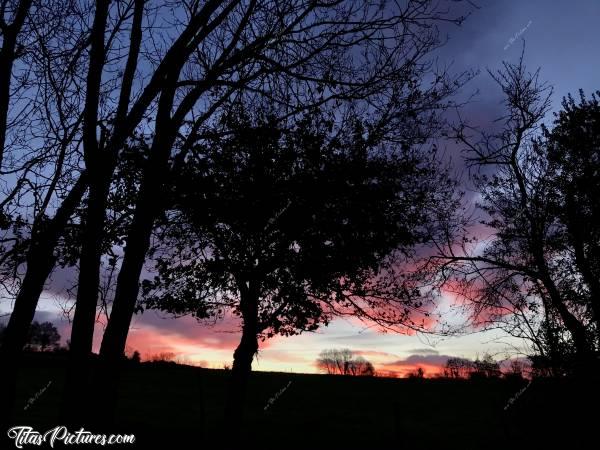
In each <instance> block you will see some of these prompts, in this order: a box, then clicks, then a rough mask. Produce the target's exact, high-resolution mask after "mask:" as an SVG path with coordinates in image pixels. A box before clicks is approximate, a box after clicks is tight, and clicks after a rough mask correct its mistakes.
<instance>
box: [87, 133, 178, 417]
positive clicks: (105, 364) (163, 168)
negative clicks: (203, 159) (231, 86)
mask: <svg viewBox="0 0 600 450" xmlns="http://www.w3.org/2000/svg"><path fill="white" fill-rule="evenodd" d="M169 131H172V130H164V131H163V130H159V128H157V133H156V135H155V138H154V142H153V145H152V149H151V150H150V159H149V160H148V163H147V165H146V167H145V169H144V173H143V178H142V184H141V186H140V190H139V193H138V199H137V202H136V206H135V212H134V215H133V220H132V223H131V227H130V229H129V232H128V234H127V244H126V247H125V251H124V256H123V264H122V265H121V270H120V271H119V275H118V277H117V287H116V291H115V298H114V300H113V304H112V310H111V313H110V318H109V321H108V324H107V326H106V330H105V332H104V336H103V338H102V344H101V345H100V369H99V370H98V373H97V375H98V376H99V377H100V378H99V379H97V380H95V381H94V389H99V390H100V392H101V395H100V398H103V399H104V401H103V402H102V403H101V407H100V408H97V411H96V412H97V413H98V414H99V415H98V416H97V419H98V421H99V422H101V423H104V424H110V423H111V422H112V420H113V418H114V417H113V416H114V411H115V407H116V399H117V397H116V388H117V383H118V379H119V368H120V364H121V361H122V358H123V354H124V351H125V344H126V342H127V334H128V333H129V326H130V325H131V319H132V317H133V313H134V311H135V305H136V302H137V297H138V293H139V279H140V274H141V272H142V267H143V265H144V261H145V259H146V252H147V251H148V248H149V247H150V237H151V235H152V229H153V227H154V221H155V219H156V216H157V214H158V213H159V212H160V210H161V207H162V205H161V201H160V198H161V189H162V186H163V183H162V182H161V180H164V179H165V177H168V176H169V165H168V161H169V155H170V151H171V147H172V145H173V140H174V138H175V136H174V133H171V132H169Z"/></svg>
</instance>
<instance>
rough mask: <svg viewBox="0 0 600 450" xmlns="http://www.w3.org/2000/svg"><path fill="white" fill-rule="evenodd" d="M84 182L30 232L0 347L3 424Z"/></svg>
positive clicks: (84, 176) (11, 403)
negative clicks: (57, 250) (23, 267)
mask: <svg viewBox="0 0 600 450" xmlns="http://www.w3.org/2000/svg"><path fill="white" fill-rule="evenodd" d="M86 183H87V176H86V174H85V173H83V174H82V175H81V176H80V177H79V179H78V180H77V182H76V183H75V185H74V186H73V188H72V189H71V191H70V192H69V194H68V195H67V197H66V198H65V200H64V201H63V202H62V204H61V206H60V208H59V209H58V211H57V212H56V215H55V216H54V218H53V219H51V220H49V221H48V222H46V223H43V224H41V225H39V226H37V227H34V228H38V230H37V231H36V230H34V231H33V232H32V238H31V240H32V241H31V244H30V248H29V251H28V252H27V258H26V260H27V271H26V273H25V277H24V278H23V283H22V284H21V289H20V290H19V293H18V295H17V298H16V299H15V302H14V309H13V311H12V313H11V316H10V320H9V322H8V325H7V327H6V330H5V332H4V338H3V341H2V347H0V360H1V362H2V364H1V365H2V370H0V389H1V390H2V397H3V398H2V402H0V410H1V412H0V415H1V417H0V419H1V420H2V423H8V422H9V421H10V418H11V415H12V409H13V406H14V400H15V398H14V394H15V384H16V374H17V370H18V365H19V363H20V359H21V354H22V351H23V347H24V346H25V344H26V342H27V334H28V332H29V327H30V325H31V322H32V320H33V316H34V315H35V310H36V308H37V304H38V301H39V298H40V295H41V294H42V291H43V289H44V284H45V283H46V280H47V278H48V276H49V275H50V273H51V272H52V269H53V268H54V265H55V264H56V257H55V255H54V249H55V247H56V245H57V243H58V239H59V238H60V236H61V234H62V232H63V231H64V228H65V226H66V224H67V221H68V219H69V218H70V217H71V215H72V214H73V211H74V210H75V208H76V207H77V205H78V204H79V202H80V201H81V198H82V197H83V193H84V192H85V189H86ZM39 228H41V229H39Z"/></svg>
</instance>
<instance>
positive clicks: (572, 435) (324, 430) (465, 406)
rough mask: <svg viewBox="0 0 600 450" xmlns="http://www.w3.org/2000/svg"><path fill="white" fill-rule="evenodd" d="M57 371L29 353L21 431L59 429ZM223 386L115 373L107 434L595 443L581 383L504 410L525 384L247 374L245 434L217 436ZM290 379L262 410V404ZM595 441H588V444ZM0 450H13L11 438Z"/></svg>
mask: <svg viewBox="0 0 600 450" xmlns="http://www.w3.org/2000/svg"><path fill="white" fill-rule="evenodd" d="M63 374H64V357H63V356H56V355H52V354H37V355H27V357H26V361H25V364H24V367H23V369H22V371H21V374H20V377H19V386H18V391H17V411H16V422H17V423H18V424H22V425H29V426H32V427H33V428H34V429H35V430H37V431H42V432H43V431H46V430H48V429H50V428H53V427H55V426H57V425H60V423H58V419H57V410H58V407H57V405H58V401H59V398H60V393H61V389H62V380H63ZM227 380H228V372H226V371H223V370H210V369H200V368H195V367H188V366H181V365H176V364H169V363H154V364H139V365H131V364H130V365H128V366H127V367H126V369H125V370H124V372H123V375H122V379H121V387H120V396H119V409H118V411H117V419H116V420H117V423H116V424H115V429H114V430H111V432H121V433H135V435H136V439H137V445H136V448H151V446H152V448H169V449H171V448H197V449H203V448H211V449H212V448H219V449H223V448H232V446H233V444H231V442H232V441H233V438H234V437H236V436H243V442H244V443H248V444H250V443H252V444H253V445H252V448H260V449H271V448H278V449H279V448H280V449H286V448H305V449H318V448H329V449H331V448H343V449H353V448H360V449H371V448H398V449H421V448H422V449H455V448H456V449H461V450H466V449H490V448H503V449H506V448H565V449H569V450H570V449H575V448H597V447H596V445H597V444H598V443H600V436H599V431H600V423H599V418H600V415H599V414H598V404H599V403H598V384H597V382H593V381H589V380H588V381H585V382H583V381H577V382H573V381H566V380H535V381H534V382H533V383H532V384H531V385H530V386H529V387H528V388H527V390H526V391H525V392H524V393H523V394H522V395H521V396H520V398H519V399H518V400H517V401H516V402H515V403H514V404H513V405H512V406H511V407H510V408H509V410H508V411H504V407H505V405H506V404H507V402H508V400H509V399H510V398H511V397H512V396H513V395H514V394H515V393H516V392H518V391H519V390H520V389H521V388H522V387H524V385H525V384H526V382H521V383H519V382H509V381H504V380H481V381H477V382H475V381H465V380H444V379H431V380H428V379H426V380H408V379H390V378H359V377H356V378H353V377H342V376H327V375H301V374H287V373H268V372H256V373H253V374H252V378H251V382H250V389H249V396H248V401H247V410H246V424H245V428H244V430H242V431H240V430H237V429H235V427H233V426H227V427H226V428H225V430H224V431H218V427H219V419H220V418H221V417H222V415H223V405H224V399H225V392H226V385H227ZM290 381H291V384H290V385H289V387H288V388H287V389H286V390H285V391H284V392H283V393H282V394H281V395H280V396H279V397H278V398H276V399H274V401H273V402H272V404H271V405H270V407H269V408H268V409H267V410H266V411H265V410H264V408H265V406H267V404H268V403H269V399H271V398H272V397H274V396H275V395H276V394H277V392H278V391H280V390H281V389H282V388H284V387H285V386H286V385H288V383H289V382H290ZM49 382H51V384H50V385H49V386H48V388H47V389H46V390H45V391H43V392H42V393H40V394H39V395H36V394H38V393H39V392H40V391H41V390H43V389H44V387H45V386H47V385H48V383H49ZM30 399H33V401H32V400H30ZM92 401H93V402H100V401H102V399H99V398H94V399H92ZM28 402H29V407H28V408H27V409H24V408H25V406H26V405H27V404H28ZM240 433H241V434H240ZM3 434H4V436H6V431H3ZM596 437H598V440H597V442H596V444H595V445H594V444H592V446H591V447H590V446H587V445H586V444H588V443H589V440H590V439H594V438H596ZM3 443H4V445H7V444H6V442H3ZM156 445H158V447H156ZM90 447H91V446H89V445H86V446H82V447H80V448H90ZM117 447H118V446H110V447H109V446H107V447H105V448H117ZM132 447H133V446H131V445H128V446H126V448H132ZM236 447H237V446H236ZM6 448H15V447H14V444H12V442H10V441H9V442H8V447H6ZM23 448H40V447H36V446H24V447H23ZM68 448H74V446H68Z"/></svg>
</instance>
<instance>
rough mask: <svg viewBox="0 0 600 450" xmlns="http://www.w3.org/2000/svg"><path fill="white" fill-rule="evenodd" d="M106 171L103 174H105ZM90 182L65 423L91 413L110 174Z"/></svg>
mask: <svg viewBox="0 0 600 450" xmlns="http://www.w3.org/2000/svg"><path fill="white" fill-rule="evenodd" d="M103 175H104V174H101V176H103ZM104 178H105V179H101V180H96V181H94V182H93V183H91V184H90V191H89V198H88V205H87V209H86V218H85V222H84V229H83V237H82V244H81V257H80V260H79V261H80V262H79V278H78V284H77V299H76V307H75V314H74V316H73V326H72V329H71V348H70V351H69V364H68V367H67V375H66V382H65V389H64V391H63V398H62V402H61V412H60V416H61V418H62V420H63V422H64V423H65V425H71V426H75V425H81V424H83V423H84V422H82V421H85V420H86V417H87V416H88V412H87V408H86V406H88V405H90V402H87V401H85V400H86V395H85V393H86V390H87V388H88V383H89V377H90V364H91V361H90V356H91V352H92V344H93V339H94V325H95V322H96V308H97V303H98V290H99V287H100V262H101V258H102V241H103V236H104V225H105V221H106V220H105V218H106V217H105V215H106V202H107V198H108V191H109V188H110V177H104Z"/></svg>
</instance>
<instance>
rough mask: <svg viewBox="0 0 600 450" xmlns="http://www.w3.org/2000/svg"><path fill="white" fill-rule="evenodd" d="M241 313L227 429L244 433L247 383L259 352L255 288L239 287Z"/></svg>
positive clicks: (228, 403) (234, 357) (228, 405)
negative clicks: (242, 428) (240, 327)
mask: <svg viewBox="0 0 600 450" xmlns="http://www.w3.org/2000/svg"><path fill="white" fill-rule="evenodd" d="M240 296H241V300H240V309H241V311H242V319H243V321H244V324H243V326H242V339H241V340H240V344H239V345H238V347H237V348H236V349H235V352H234V353H233V367H232V369H231V379H230V384H229V392H228V393H227V402H226V405H225V424H224V425H225V427H224V428H225V429H227V428H229V429H234V430H241V427H242V425H243V419H244V404H245V400H246V390H247V387H248V380H249V379H250V373H251V372H252V360H253V359H254V355H256V352H258V338H257V335H258V296H257V295H256V292H255V291H254V289H253V287H252V286H250V287H247V286H241V287H240Z"/></svg>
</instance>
